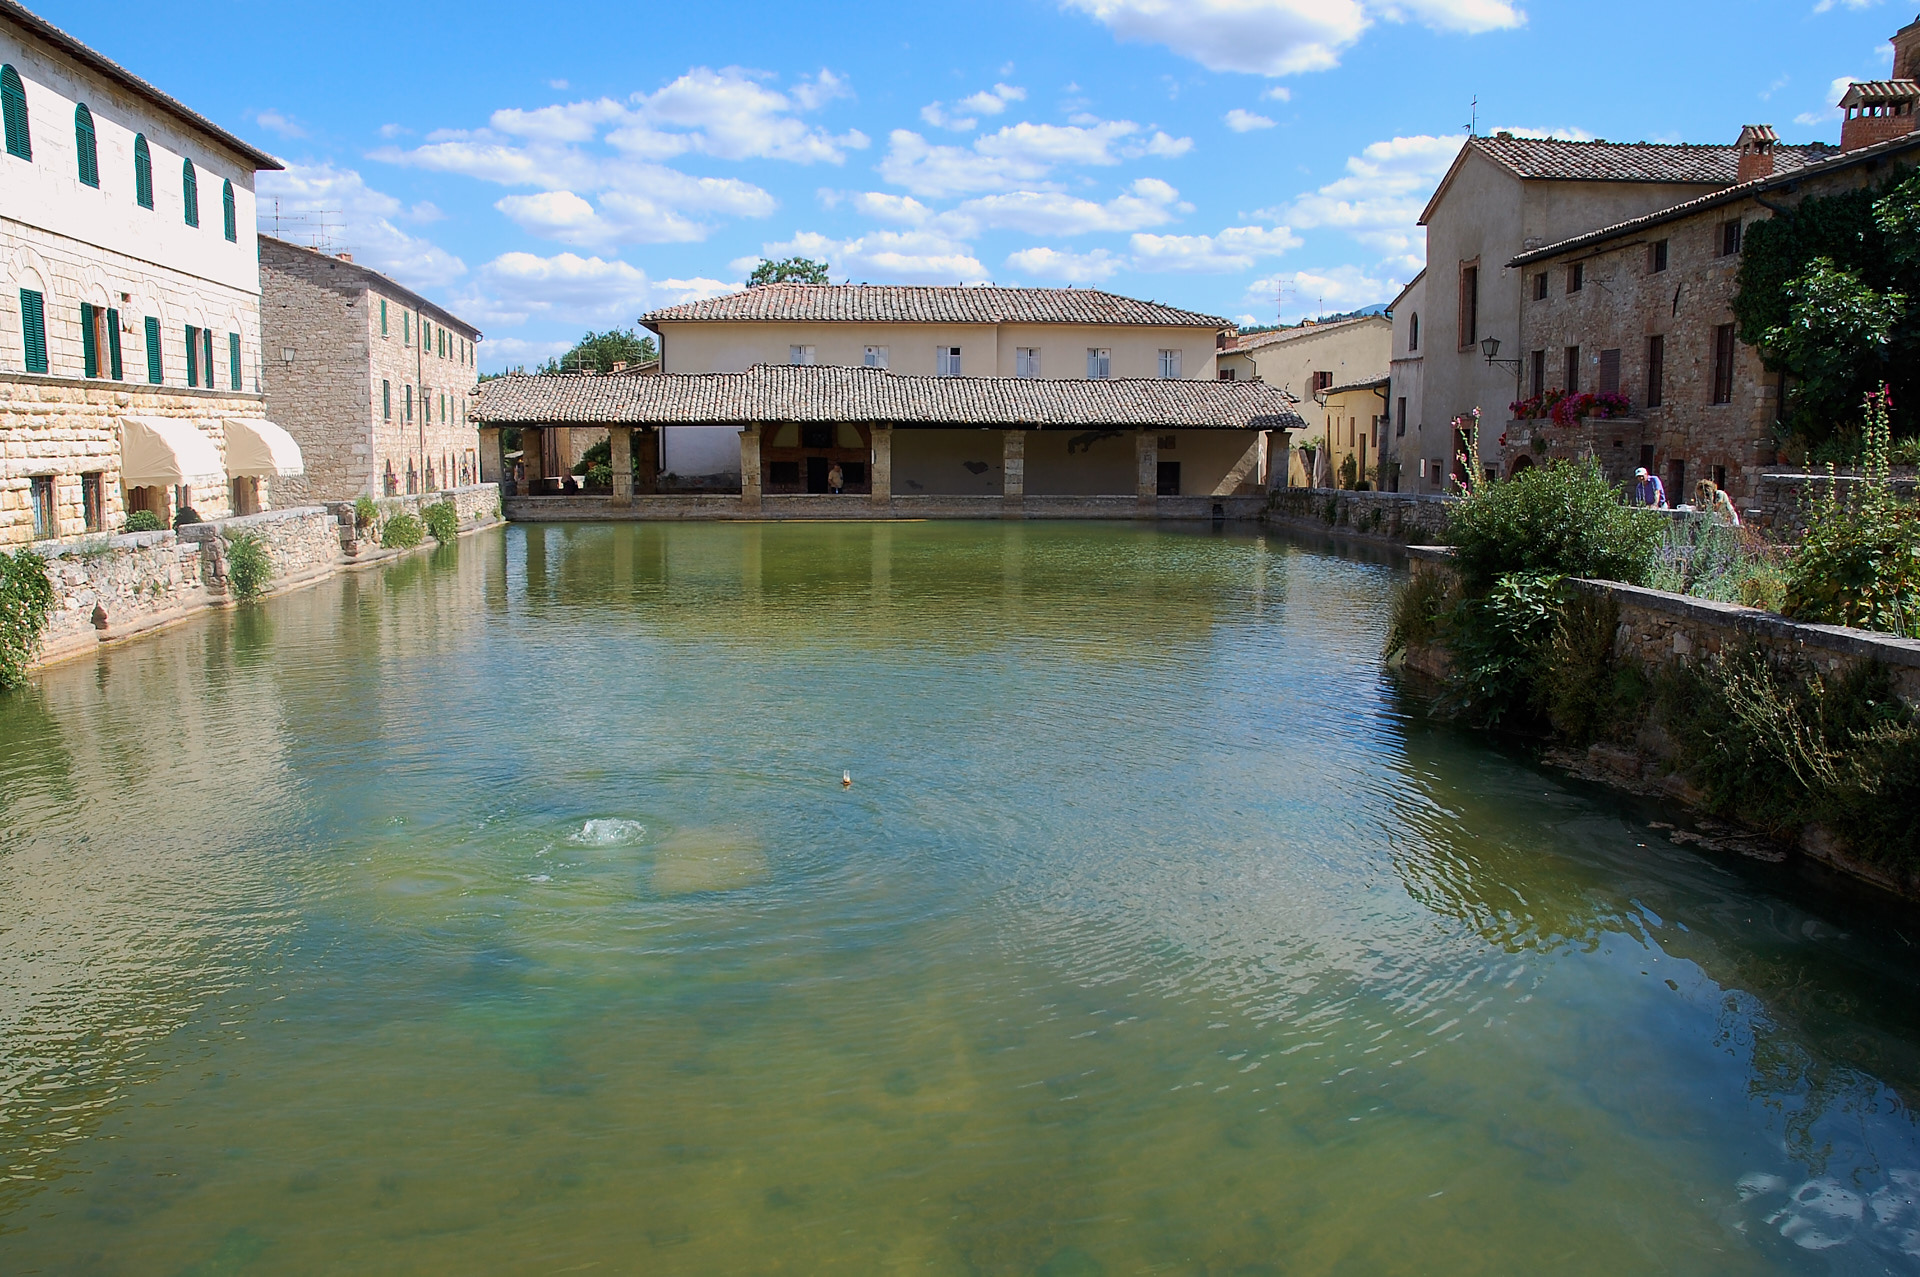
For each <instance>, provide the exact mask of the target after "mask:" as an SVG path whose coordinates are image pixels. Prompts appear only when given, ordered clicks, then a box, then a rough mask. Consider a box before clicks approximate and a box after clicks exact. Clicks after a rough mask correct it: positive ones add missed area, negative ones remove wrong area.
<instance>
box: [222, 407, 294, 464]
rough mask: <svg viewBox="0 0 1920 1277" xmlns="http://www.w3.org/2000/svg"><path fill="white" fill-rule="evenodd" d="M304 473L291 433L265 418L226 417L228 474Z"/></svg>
mask: <svg viewBox="0 0 1920 1277" xmlns="http://www.w3.org/2000/svg"><path fill="white" fill-rule="evenodd" d="M306 472H307V471H306V464H305V463H304V462H303V461H302V460H301V459H300V445H299V444H297V443H295V442H294V441H293V436H292V435H290V434H288V433H287V432H286V431H284V430H282V429H281V428H280V427H278V426H276V425H274V424H273V423H272V422H271V421H268V420H267V419H266V418H264V417H228V418H227V473H228V474H230V475H233V476H234V477H235V478H240V477H242V476H247V475H251V476H254V477H256V478H257V477H260V476H266V477H269V478H281V479H285V478H290V477H292V476H293V475H297V474H305V473H306Z"/></svg>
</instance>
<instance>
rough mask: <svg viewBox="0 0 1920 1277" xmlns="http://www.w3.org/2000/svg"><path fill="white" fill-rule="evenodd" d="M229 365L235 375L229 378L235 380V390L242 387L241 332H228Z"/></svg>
mask: <svg viewBox="0 0 1920 1277" xmlns="http://www.w3.org/2000/svg"><path fill="white" fill-rule="evenodd" d="M227 367H228V368H230V369H232V370H233V376H232V377H231V378H229V380H231V381H232V382H233V388H234V389H235V390H238V389H240V334H239V333H228V334H227Z"/></svg>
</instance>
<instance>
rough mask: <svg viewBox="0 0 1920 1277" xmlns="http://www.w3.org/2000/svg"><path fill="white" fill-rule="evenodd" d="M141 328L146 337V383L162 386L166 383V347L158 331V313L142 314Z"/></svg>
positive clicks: (163, 338)
mask: <svg viewBox="0 0 1920 1277" xmlns="http://www.w3.org/2000/svg"><path fill="white" fill-rule="evenodd" d="M143 318H144V319H145V321H146V322H145V323H144V324H143V325H142V330H143V332H144V335H145V336H146V339H147V384H148V385H149V386H164V385H166V384H167V348H166V346H165V344H164V342H165V340H166V339H165V337H164V336H163V335H162V334H161V331H160V317H159V316H158V315H146V316H143Z"/></svg>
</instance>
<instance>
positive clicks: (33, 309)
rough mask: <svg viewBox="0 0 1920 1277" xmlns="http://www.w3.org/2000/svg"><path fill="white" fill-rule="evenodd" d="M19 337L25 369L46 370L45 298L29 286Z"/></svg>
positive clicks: (23, 295) (22, 298) (24, 296)
mask: <svg viewBox="0 0 1920 1277" xmlns="http://www.w3.org/2000/svg"><path fill="white" fill-rule="evenodd" d="M7 69H8V70H12V69H13V68H11V67H9V68H7ZM20 339H21V344H22V345H23V346H24V347H25V348H26V349H25V354H26V365H27V371H28V372H39V373H43V372H45V371H46V370H47V314H46V303H45V299H43V298H42V297H41V296H40V294H39V293H36V292H34V291H33V290H32V289H31V288H23V289H21V290H20Z"/></svg>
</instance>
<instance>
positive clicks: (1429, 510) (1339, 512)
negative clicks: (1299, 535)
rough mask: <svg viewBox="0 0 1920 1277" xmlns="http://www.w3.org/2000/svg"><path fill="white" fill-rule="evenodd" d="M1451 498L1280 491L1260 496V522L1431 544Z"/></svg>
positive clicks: (1442, 528)
mask: <svg viewBox="0 0 1920 1277" xmlns="http://www.w3.org/2000/svg"><path fill="white" fill-rule="evenodd" d="M1455 500H1457V498H1455V497H1448V496H1439V495H1436V494H1430V493H1420V492H1349V491H1347V490H1346V489H1344V488H1281V489H1279V490H1278V491H1275V492H1274V493H1272V494H1271V495H1270V496H1269V497H1267V498H1266V511H1265V518H1266V520H1267V521H1268V522H1270V523H1277V524H1285V525H1292V526H1295V527H1301V528H1308V529H1312V530H1314V531H1319V532H1341V533H1345V534H1348V535H1351V536H1357V537H1363V538H1366V539H1367V540H1372V541H1382V542H1387V543H1390V544H1393V545H1409V544H1414V543H1418V542H1423V541H1437V540H1438V539H1439V538H1440V537H1441V536H1442V535H1444V534H1445V532H1446V530H1447V511H1448V509H1449V508H1451V506H1452V505H1453V503H1454V501H1455Z"/></svg>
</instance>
